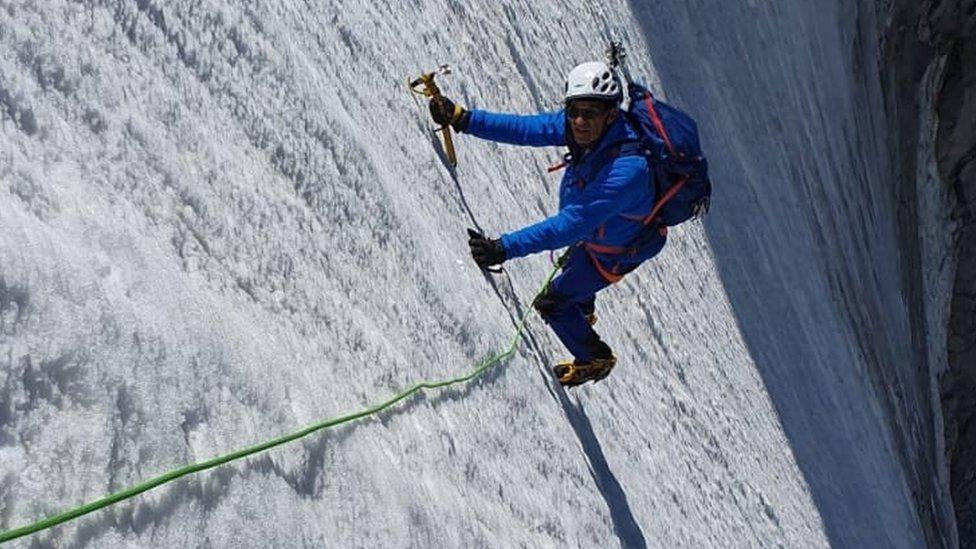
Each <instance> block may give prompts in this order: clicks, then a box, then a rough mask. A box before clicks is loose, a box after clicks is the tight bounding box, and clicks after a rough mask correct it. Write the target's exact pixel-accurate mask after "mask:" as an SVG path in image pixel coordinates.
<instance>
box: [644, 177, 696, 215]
mask: <svg viewBox="0 0 976 549" xmlns="http://www.w3.org/2000/svg"><path fill="white" fill-rule="evenodd" d="M687 182H688V176H687V175H686V176H683V177H682V178H681V179H680V180H678V182H677V183H675V184H674V185H671V188H670V189H668V192H666V193H664V196H662V197H661V198H659V199H658V200H657V202H655V203H654V208H652V209H651V213H649V214H647V217H645V218H644V225H650V224H651V223H652V222H653V221H654V220H655V219H656V218H657V214H659V213H661V208H663V207H664V205H665V204H667V203H668V201H669V200H671V199H672V198H674V195H676V194H678V191H680V190H681V188H682V187H684V186H685V183H687Z"/></svg>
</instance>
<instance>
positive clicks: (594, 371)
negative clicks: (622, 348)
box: [552, 355, 617, 387]
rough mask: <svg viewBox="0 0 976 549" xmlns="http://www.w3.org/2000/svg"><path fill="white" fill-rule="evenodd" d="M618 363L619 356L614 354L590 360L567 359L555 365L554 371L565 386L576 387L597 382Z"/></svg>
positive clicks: (608, 373)
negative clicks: (589, 382) (578, 361)
mask: <svg viewBox="0 0 976 549" xmlns="http://www.w3.org/2000/svg"><path fill="white" fill-rule="evenodd" d="M616 364H617V357H615V356H612V355H611V356H610V357H609V358H594V359H593V360H591V361H589V362H580V363H577V362H575V361H573V360H567V361H564V362H560V363H559V364H556V365H555V366H553V368H552V372H553V373H554V374H556V377H557V378H559V384H560V385H562V386H563V387H576V386H577V385H581V384H583V383H586V382H587V381H593V382H597V381H600V380H601V379H603V378H605V377H607V376H608V375H610V370H613V367H614V366H615V365H616Z"/></svg>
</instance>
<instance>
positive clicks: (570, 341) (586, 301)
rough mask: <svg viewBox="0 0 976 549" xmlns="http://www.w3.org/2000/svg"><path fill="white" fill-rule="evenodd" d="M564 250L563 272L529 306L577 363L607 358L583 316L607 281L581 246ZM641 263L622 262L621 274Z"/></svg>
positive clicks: (608, 353) (606, 350) (605, 347)
mask: <svg viewBox="0 0 976 549" xmlns="http://www.w3.org/2000/svg"><path fill="white" fill-rule="evenodd" d="M567 253H568V254H569V256H568V258H565V259H564V260H565V261H566V264H565V266H564V267H563V270H562V272H561V273H560V274H559V275H558V276H556V278H554V279H553V280H552V282H550V283H549V285H548V286H546V289H545V290H544V291H543V292H542V293H541V294H539V297H537V298H536V299H535V301H534V302H533V304H532V305H533V306H534V307H535V308H536V310H538V311H539V314H540V315H541V316H542V318H543V320H545V321H546V323H548V324H549V326H550V327H551V328H552V331H553V332H555V333H556V337H558V338H559V340H560V341H562V342H563V345H565V346H566V348H567V349H569V352H570V353H572V354H573V358H574V359H575V360H576V362H577V363H583V362H589V361H590V360H592V359H594V358H608V357H610V356H611V355H612V354H613V353H612V351H611V350H610V347H609V346H608V345H607V344H606V343H604V342H603V340H601V339H600V336H599V335H598V334H597V333H596V331H594V330H593V327H592V326H591V325H590V323H589V321H587V319H586V315H588V314H591V313H592V312H593V309H594V305H595V302H596V293H597V292H599V291H600V290H602V289H604V288H606V287H607V286H609V285H610V282H609V281H607V279H606V278H604V277H603V275H601V274H600V273H599V271H597V270H596V267H595V266H594V264H593V259H592V258H591V257H590V255H589V254H588V253H587V252H586V250H585V249H584V248H583V247H582V246H574V247H573V248H571V249H570V251H569V252H567ZM641 263H642V261H638V262H635V263H629V264H621V265H620V274H623V273H627V272H630V271H632V270H634V269H636V268H637V266H638V265H640V264H641Z"/></svg>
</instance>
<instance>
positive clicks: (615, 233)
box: [464, 110, 665, 266]
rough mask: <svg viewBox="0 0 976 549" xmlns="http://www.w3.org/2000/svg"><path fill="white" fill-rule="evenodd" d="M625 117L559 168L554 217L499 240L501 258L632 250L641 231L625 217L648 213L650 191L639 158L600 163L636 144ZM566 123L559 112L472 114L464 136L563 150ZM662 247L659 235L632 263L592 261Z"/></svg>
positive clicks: (648, 254) (646, 252) (649, 252)
mask: <svg viewBox="0 0 976 549" xmlns="http://www.w3.org/2000/svg"><path fill="white" fill-rule="evenodd" d="M624 117H625V114H624V113H623V112H622V111H621V112H620V116H618V117H617V120H615V121H614V122H613V123H612V124H611V125H610V126H609V127H608V128H607V129H606V131H605V132H604V134H603V136H602V137H601V138H600V140H599V141H598V142H597V144H596V146H595V147H592V148H591V149H590V150H588V151H585V152H580V153H576V155H575V156H576V158H573V160H572V162H571V163H570V164H569V165H568V166H567V167H566V171H565V173H564V174H563V179H562V182H561V183H560V185H559V211H558V212H557V213H556V214H555V215H553V216H552V217H549V218H548V219H544V220H542V221H540V222H538V223H535V224H534V225H530V226H528V227H525V228H523V229H520V230H518V231H515V232H511V233H505V234H503V235H502V245H503V246H504V247H505V254H506V257H507V258H508V259H513V258H516V257H522V256H526V255H529V254H533V253H536V252H540V251H543V250H555V249H558V248H563V247H565V246H569V245H572V244H576V243H577V242H585V243H589V244H595V245H597V246H618V247H620V246H628V245H630V244H631V243H633V241H634V239H635V237H636V236H637V234H638V233H639V232H640V231H641V224H640V222H638V221H635V220H634V219H628V217H631V218H640V217H643V216H645V215H647V214H648V213H649V212H650V210H651V207H652V206H653V204H654V188H653V185H651V184H650V183H649V182H650V171H649V168H648V165H647V161H646V160H645V159H644V157H643V156H640V155H628V156H618V157H617V158H616V159H614V160H613V161H612V162H608V161H607V160H605V159H604V158H603V157H604V156H605V155H606V153H607V152H608V151H609V150H610V149H612V148H614V147H616V146H619V144H620V143H621V142H626V141H636V140H637V134H636V132H634V130H633V129H632V128H631V127H630V124H628V123H627V121H626V120H625V118H624ZM567 124H568V123H567V120H566V116H565V113H564V111H562V110H559V111H555V112H549V113H541V114H535V115H514V114H500V113H491V112H487V111H480V110H473V111H471V116H470V118H469V120H468V125H467V127H466V128H465V129H464V133H467V134H471V135H474V136H477V137H480V138H482V139H489V140H492V141H498V142H502V143H511V144H514V145H530V146H535V147H542V146H565V145H568V144H569V143H568V140H567V135H568V133H569V132H570V130H569V128H568V125H567ZM577 148H578V147H577ZM601 161H602V162H603V165H602V167H601V165H600V163H601ZM593 172H595V173H593ZM664 240H665V237H664V236H663V235H661V236H660V238H656V239H654V240H653V241H652V242H650V243H648V244H647V245H646V246H643V247H642V249H641V251H640V252H639V253H638V254H637V255H636V256H629V255H628V256H627V257H621V256H619V255H616V254H606V253H597V254H596V255H597V257H598V258H599V259H600V260H601V263H604V265H607V266H609V265H611V264H613V263H616V262H618V261H624V262H627V263H630V262H639V261H643V260H644V259H647V258H649V257H651V256H653V255H655V254H656V253H657V252H659V251H660V250H661V247H663V246H664Z"/></svg>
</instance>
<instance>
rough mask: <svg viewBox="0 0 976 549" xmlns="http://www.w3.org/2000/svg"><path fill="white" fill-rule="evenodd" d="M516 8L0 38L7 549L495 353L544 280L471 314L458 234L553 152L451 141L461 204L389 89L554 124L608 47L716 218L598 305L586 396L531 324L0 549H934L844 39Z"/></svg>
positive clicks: (476, 300) (808, 11) (630, 12)
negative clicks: (62, 515) (674, 111)
mask: <svg viewBox="0 0 976 549" xmlns="http://www.w3.org/2000/svg"><path fill="white" fill-rule="evenodd" d="M523 4H524V3H521V2H514V1H502V2H481V1H474V0H473V1H471V2H467V3H458V2H440V1H434V2H425V3H423V4H418V3H400V2H388V1H381V2H372V3H369V5H362V4H361V3H355V2H329V3H324V2H323V3H303V4H299V3H297V2H295V3H287V2H286V3H281V2H264V3H257V2H254V3H250V4H247V5H238V4H230V3H225V2H220V1H175V2H165V3H164V2H152V1H149V0H138V1H127V0H119V1H116V2H112V3H98V2H94V3H72V4H67V5H66V4H65V3H63V2H45V1H30V2H9V1H8V2H3V3H2V4H0V48H2V49H3V51H5V52H10V54H9V55H4V56H2V57H0V106H2V107H3V108H2V109H0V136H2V137H0V140H2V143H3V146H2V147H0V528H2V529H8V528H12V527H16V526H20V525H23V524H25V523H28V522H30V521H33V520H36V519H39V518H41V517H44V516H48V515H50V514H54V513H56V512H59V511H61V510H64V509H66V508H68V507H71V506H74V505H77V504H80V503H83V502H87V501H91V500H93V499H96V498H98V497H100V496H102V495H104V494H106V493H108V492H110V491H113V490H117V489H121V488H124V487H126V486H129V485H132V484H134V483H136V482H138V481H140V480H143V479H146V478H149V477H151V476H154V475H156V474H159V473H161V472H163V471H165V470H168V469H170V468H173V467H176V466H178V465H181V464H184V463H188V462H193V461H200V460H203V459H207V458H209V457H212V456H215V455H218V454H221V453H225V452H227V451H230V450H233V449H237V448H240V447H243V446H246V445H249V444H251V443H254V442H257V441H261V440H264V439H267V438H270V437H272V436H277V435H280V434H283V433H286V432H290V431H294V430H297V429H298V428H300V427H303V426H305V425H307V424H309V423H312V422H314V421H317V420H320V419H324V418H328V417H334V416H338V415H340V414H343V413H346V412H349V411H353V410H357V409H359V408H362V407H364V406H366V405H369V404H373V403H376V402H379V401H381V400H384V399H385V398H387V397H389V396H390V395H392V394H393V393H395V392H397V391H398V390H399V389H401V388H404V387H407V386H409V385H410V384H412V383H414V382H416V381H419V380H425V379H441V378H447V377H452V376H454V375H456V374H458V373H462V372H466V371H468V370H470V369H471V368H472V367H473V365H474V363H476V362H477V361H478V360H479V359H481V358H482V357H484V356H486V355H488V354H490V353H492V352H495V351H498V350H500V349H502V348H503V347H504V346H505V345H506V344H507V341H508V340H509V337H510V335H511V333H512V332H513V330H514V325H515V322H514V321H515V319H516V318H517V317H518V316H519V315H520V314H521V312H523V311H524V310H525V308H526V307H527V306H528V303H529V302H530V300H531V297H532V295H534V293H535V292H536V291H537V290H538V286H539V284H540V283H541V282H542V280H543V278H544V276H545V274H546V273H547V272H548V270H549V263H548V258H547V257H543V256H542V255H540V256H537V257H532V258H527V259H523V260H519V261H515V262H512V263H510V264H509V265H508V270H507V273H506V274H504V275H501V276H494V277H492V278H493V280H486V278H485V277H484V276H483V275H482V274H481V273H480V272H479V270H478V269H477V268H476V267H475V266H474V265H473V263H472V262H471V261H470V258H469V257H468V256H467V253H466V236H465V233H464V229H465V228H466V227H468V226H472V225H479V226H481V227H483V228H484V229H485V230H486V231H488V232H489V233H492V234H497V233H499V232H501V231H506V230H512V229H515V228H518V227H521V226H523V225H524V224H527V223H529V222H532V221H534V220H537V219H539V218H541V217H543V216H545V215H549V214H551V213H552V212H553V209H554V207H555V204H556V196H555V191H556V186H557V184H558V180H557V178H556V177H553V176H548V175H547V174H546V172H545V167H546V166H547V165H548V164H549V163H550V162H551V161H552V160H554V159H557V158H558V157H559V155H560V154H561V151H558V150H556V149H548V150H545V149H534V150H533V149H519V148H514V147H509V146H502V145H496V144H492V143H487V142H480V141H477V140H475V139H473V138H470V137H465V136H461V137H460V138H458V139H457V147H458V150H459V155H460V166H459V168H458V170H457V173H456V177H454V176H452V174H451V173H450V172H449V171H448V170H446V169H445V167H444V165H443V163H442V162H441V161H440V159H439V158H438V156H437V154H436V152H435V149H434V147H433V146H432V145H433V142H432V137H431V136H430V134H429V133H428V132H427V126H426V122H425V120H424V118H423V117H422V116H421V113H420V112H419V111H418V110H417V106H416V105H415V103H414V100H413V99H412V98H411V97H410V95H409V94H408V93H407V90H406V86H405V81H406V79H407V78H408V77H412V76H416V75H417V74H419V72H420V71H421V70H429V69H430V68H432V67H433V66H435V65H436V64H438V63H442V62H449V63H451V64H452V66H453V67H454V69H455V71H456V74H454V75H452V76H450V77H446V78H445V79H444V80H443V81H442V86H443V88H444V90H445V92H446V93H448V94H449V95H450V96H451V97H453V98H455V99H457V100H459V101H460V102H462V103H463V104H465V105H468V106H477V107H482V108H491V109H495V110H505V111H513V112H533V111H536V110H540V109H550V108H555V107H557V106H558V103H559V94H560V91H561V88H562V78H563V75H564V73H565V72H566V71H567V70H568V68H570V67H571V66H572V65H573V64H575V63H577V62H581V61H584V60H588V59H591V58H593V57H594V56H598V55H600V54H601V53H602V49H603V43H604V42H605V40H606V38H607V37H609V36H611V35H612V36H615V37H619V38H622V39H623V40H625V41H626V43H627V44H628V46H629V48H630V50H631V65H632V67H633V69H634V72H635V73H640V74H642V75H643V76H644V77H645V78H647V80H648V81H649V82H650V83H651V84H652V85H653V86H654V87H655V89H656V90H657V91H659V92H661V93H664V94H665V95H666V96H667V97H668V98H669V99H672V100H674V101H675V102H677V103H678V104H679V105H682V106H684V107H686V108H688V109H689V110H690V111H691V112H692V113H694V114H695V115H696V116H697V117H698V119H699V121H700V123H701V126H702V129H703V132H704V133H705V136H704V141H705V147H706V149H707V151H708V153H709V155H710V158H711V162H712V165H713V166H714V167H713V171H714V178H715V180H716V197H715V198H714V204H715V206H714V213H713V215H712V216H711V217H710V218H709V220H708V222H707V223H705V225H704V226H702V225H690V226H688V227H681V228H679V229H677V230H675V231H673V232H672V236H671V238H670V243H669V245H668V246H667V247H666V248H665V251H664V252H663V253H662V254H661V255H660V256H659V257H658V258H657V259H655V260H654V261H652V262H650V263H648V264H647V265H645V266H643V267H641V269H639V270H638V271H637V272H635V273H634V274H633V275H630V276H628V277H627V278H626V279H625V280H624V281H623V282H621V283H620V284H619V285H618V286H617V287H615V288H612V289H611V290H609V291H607V292H605V293H603V294H601V297H600V299H599V300H598V315H599V316H600V323H599V325H598V326H599V329H600V331H601V333H603V334H604V335H605V339H606V340H607V341H608V342H609V343H610V344H611V345H612V346H613V348H614V350H615V351H616V353H617V355H618V356H619V357H620V364H619V366H618V368H617V370H616V371H615V372H614V374H613V376H611V377H610V378H609V379H608V380H607V381H606V382H604V383H601V384H598V385H595V386H586V387H583V388H581V389H578V390H575V391H572V392H565V391H562V390H561V389H559V388H558V387H556V386H554V385H553V383H552V381H551V380H550V379H549V376H548V366H549V365H550V364H551V363H552V362H554V361H555V360H557V359H559V358H562V357H563V356H564V351H563V350H562V349H561V347H560V345H559V343H558V341H556V340H555V338H554V337H552V336H551V335H550V334H549V332H548V330H547V329H546V327H545V325H544V324H542V323H541V322H540V321H538V319H533V320H532V321H531V322H530V332H531V335H530V336H529V337H528V338H527V341H526V342H525V343H524V344H523V345H522V346H521V348H520V350H519V352H518V354H517V356H516V357H515V358H513V359H512V360H511V361H509V362H508V363H506V364H504V365H502V366H499V367H498V368H496V369H494V370H492V371H491V373H490V374H489V375H488V376H487V378H486V379H485V380H484V381H481V382H477V383H474V384H472V385H469V386H466V387H464V388H461V389H457V390H447V391H443V392H439V393H430V394H428V395H426V396H425V397H423V398H415V399H413V400H411V401H410V402H408V403H407V404H405V405H403V406H400V407H398V408H397V409H396V410H394V411H391V412H388V413H384V414H382V415H381V416H379V417H378V418H375V419H370V420H364V421H361V422H359V423H356V424H353V425H350V426H347V427H342V428H338V429H336V430H333V431H328V432H325V433H323V434H321V435H317V436H314V437H311V438H309V439H307V440H305V441H303V442H302V443H296V444H292V445H290V446H287V447H284V448H281V449H277V450H274V451H271V452H269V453H268V454H266V455H264V456H262V457H258V458H253V459H250V460H247V461H245V462H241V463H238V464H236V465H232V466H227V467H223V468H220V469H217V470H215V471H212V472H209V473H204V474H201V475H197V476H194V477H191V478H188V479H185V480H182V481H179V482H176V483H174V484H173V485H170V486H167V487H163V488H160V489H157V490H155V491H153V492H150V493H148V494H145V495H143V496H140V497H138V498H137V499H135V500H132V501H131V502H129V503H125V504H121V505H119V506H117V507H115V508H114V509H111V510H105V511H101V512H98V513H96V514H93V515H90V516H87V517H84V518H81V519H78V520H75V521H73V522H71V523H69V524H67V525H65V526H62V527H58V528H55V529H53V530H51V531H48V532H45V533H42V534H38V535H36V536H33V537H32V538H28V539H26V540H24V541H23V542H18V543H20V544H21V545H23V546H31V545H36V546H42V547H43V546H59V547H83V546H96V547H104V546H112V547H146V546H163V547H175V546H217V547H251V546H269V545H270V546H280V547H299V546H329V547H377V546H383V547H418V546H430V547H519V546H524V547H556V546H560V547H561V546H573V547H576V546H581V547H604V546H615V545H620V546H625V547H640V546H645V545H646V546H652V547H675V546H686V547H695V546H698V547H700V546H719V545H721V546H776V545H785V546H791V547H799V546H803V547H808V546H824V545H827V544H834V545H838V546H858V547H864V546H877V547H912V546H918V545H920V544H922V543H923V542H924V540H925V533H924V532H923V530H924V526H923V525H921V524H920V523H919V520H918V516H917V514H916V510H915V508H914V507H913V501H912V495H911V489H910V487H909V483H910V479H909V477H910V475H909V474H908V473H906V464H905V461H904V459H903V458H904V456H906V455H910V453H909V452H906V451H904V449H903V448H902V447H901V446H900V445H899V444H900V442H899V440H898V437H897V432H896V430H892V429H891V425H892V424H895V425H903V424H906V425H907V424H910V423H911V422H912V421H915V418H913V417H909V418H907V419H906V418H895V417H893V412H892V411H891V410H890V409H889V408H887V407H886V404H885V403H886V402H888V401H887V399H886V398H885V397H884V395H883V388H884V387H885V385H884V383H881V382H879V380H878V378H877V377H876V376H875V375H874V373H873V372H875V367H876V365H877V363H884V364H899V363H900V361H903V360H904V359H905V356H906V355H907V354H908V353H910V351H911V349H909V348H908V344H909V342H908V341H907V340H905V339H902V338H903V336H904V335H905V330H906V327H905V322H906V321H905V319H904V311H903V310H902V306H901V304H900V303H899V302H898V298H897V296H898V291H897V287H896V282H897V266H896V265H894V264H893V263H894V259H892V254H894V251H895V247H896V245H897V242H895V240H894V238H893V236H892V228H891V226H890V225H891V220H892V219H893V218H892V216H891V212H890V208H891V207H892V206H891V205H889V204H886V203H885V202H884V201H883V200H873V199H872V193H873V192H875V191H876V190H878V189H879V188H880V187H883V184H884V182H883V180H881V179H882V174H883V173H884V170H883V168H884V167H883V166H876V165H872V164H870V163H864V162H859V161H856V160H857V159H859V158H862V157H863V156H864V155H865V154H866V153H870V152H872V151H874V150H875V149H877V148H878V147H880V144H879V140H880V139H881V136H880V135H878V134H877V133H873V132H876V131H880V129H879V128H880V127H881V125H880V123H879V122H878V121H877V120H873V119H872V118H871V117H872V116H874V112H875V111H872V109H873V108H874V107H875V106H876V105H874V104H872V103H870V101H868V102H864V101H862V98H860V97H859V96H858V94H859V93H860V92H859V89H860V88H859V83H858V81H857V78H856V77H855V74H854V73H855V72H856V71H853V70H852V68H851V67H850V66H849V65H850V62H851V61H850V59H851V52H850V51H849V50H848V49H846V48H849V47H851V43H852V36H850V35H849V34H845V29H846V28H848V27H845V26H844V25H843V24H840V23H839V22H838V21H839V20H840V19H841V18H840V12H838V11H834V10H833V9H832V8H833V5H829V6H815V5H813V4H811V5H809V6H808V5H806V3H795V5H783V4H780V3H769V2H758V1H752V2H749V3H748V4H747V5H743V6H741V7H736V8H731V9H726V8H724V4H722V3H719V2H717V1H703V2H697V3H694V4H692V3H683V4H681V5H678V4H677V3H675V4H673V5H670V6H656V7H654V8H647V7H642V6H640V5H631V4H628V3H624V2H608V3H600V4H599V5H595V4H593V3H589V2H578V1H575V0H574V1H570V2H563V3H556V2H536V3H532V4H531V5H523ZM825 7H826V8H827V9H824V8H825ZM703 37H708V39H702V38H703ZM828 82H831V83H835V84H836V85H828V84H827V83H828ZM837 113H840V115H839V116H838V115H837ZM828 115H830V116H828ZM841 135H843V136H845V139H835V137H837V136H841ZM855 136H860V139H858V138H857V137H855ZM852 178H853V179H854V180H855V181H856V182H857V184H853V183H852ZM852 197H853V198H858V199H861V198H863V200H853V199H852ZM852 219H853V220H856V221H851V220H852ZM852 234H853V237H852V238H840V236H842V235H844V236H851V235H852ZM850 292H854V293H850ZM867 327H870V328H867ZM880 349H885V350H887V351H886V353H887V354H885V355H884V356H883V357H880V358H878V357H876V356H874V355H871V353H876V352H879V350H880ZM12 545H14V546H16V545H17V543H14V544H12Z"/></svg>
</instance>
